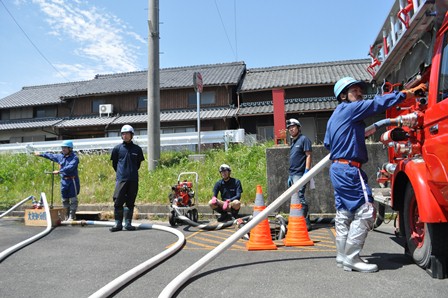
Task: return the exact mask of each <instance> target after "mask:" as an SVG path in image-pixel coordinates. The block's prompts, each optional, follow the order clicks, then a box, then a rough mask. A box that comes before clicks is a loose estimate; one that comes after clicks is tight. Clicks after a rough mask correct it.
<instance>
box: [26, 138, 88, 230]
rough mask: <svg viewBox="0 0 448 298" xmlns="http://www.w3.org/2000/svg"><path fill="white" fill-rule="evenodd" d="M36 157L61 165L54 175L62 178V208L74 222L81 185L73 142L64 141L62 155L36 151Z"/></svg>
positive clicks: (68, 218)
mask: <svg viewBox="0 0 448 298" xmlns="http://www.w3.org/2000/svg"><path fill="white" fill-rule="evenodd" d="M34 155H36V156H40V157H43V158H46V159H49V160H51V161H54V162H56V163H58V164H59V170H55V171H53V174H54V175H60V176H61V196H62V206H63V207H64V208H65V210H66V214H67V220H70V221H71V220H74V219H75V217H76V210H77V209H78V195H79V190H80V183H79V176H78V164H79V159H78V156H77V155H76V154H75V153H74V152H73V142H72V141H69V140H66V141H62V144H61V153H56V154H53V153H48V152H45V153H39V152H37V151H36V152H34Z"/></svg>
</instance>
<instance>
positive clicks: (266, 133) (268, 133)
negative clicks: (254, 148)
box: [257, 126, 274, 141]
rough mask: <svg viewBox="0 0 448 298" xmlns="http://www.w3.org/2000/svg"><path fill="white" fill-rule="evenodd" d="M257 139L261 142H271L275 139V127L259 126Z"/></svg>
mask: <svg viewBox="0 0 448 298" xmlns="http://www.w3.org/2000/svg"><path fill="white" fill-rule="evenodd" d="M257 138H258V140H259V141H270V140H273V139H274V126H258V127H257Z"/></svg>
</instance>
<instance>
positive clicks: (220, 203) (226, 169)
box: [209, 164, 243, 222]
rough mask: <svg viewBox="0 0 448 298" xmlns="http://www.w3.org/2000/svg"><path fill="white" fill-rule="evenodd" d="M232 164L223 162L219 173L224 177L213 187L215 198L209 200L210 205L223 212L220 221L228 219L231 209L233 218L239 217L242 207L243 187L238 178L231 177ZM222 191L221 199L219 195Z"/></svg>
mask: <svg viewBox="0 0 448 298" xmlns="http://www.w3.org/2000/svg"><path fill="white" fill-rule="evenodd" d="M231 171H232V170H231V169H230V166H228V165H226V164H222V165H221V166H220V167H219V173H220V174H221V177H222V179H221V180H219V181H218V182H216V183H215V186H214V187H213V198H212V199H211V200H210V201H209V206H210V208H212V209H213V210H216V211H217V212H219V213H220V214H221V216H220V217H219V218H218V221H219V222H223V221H226V220H228V219H230V218H229V216H228V212H229V211H230V213H231V215H232V217H233V218H238V213H239V211H240V207H241V202H240V198H241V193H242V192H243V187H242V186H241V182H240V180H238V179H235V178H232V177H230V173H231ZM219 193H221V200H218V198H217V196H218V194H219Z"/></svg>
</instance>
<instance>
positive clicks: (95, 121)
mask: <svg viewBox="0 0 448 298" xmlns="http://www.w3.org/2000/svg"><path fill="white" fill-rule="evenodd" d="M115 118H116V117H106V116H103V117H100V116H86V117H74V118H68V119H64V120H63V121H61V122H60V123H58V124H57V125H56V126H57V127H58V128H63V127H81V126H99V125H104V126H105V125H108V124H110V123H111V122H112V121H113V120H114V119H115Z"/></svg>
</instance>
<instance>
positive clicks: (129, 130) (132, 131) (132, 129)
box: [121, 124, 134, 134]
mask: <svg viewBox="0 0 448 298" xmlns="http://www.w3.org/2000/svg"><path fill="white" fill-rule="evenodd" d="M124 132H130V133H131V134H134V128H132V126H130V125H128V124H126V125H123V127H122V128H121V133H124Z"/></svg>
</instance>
